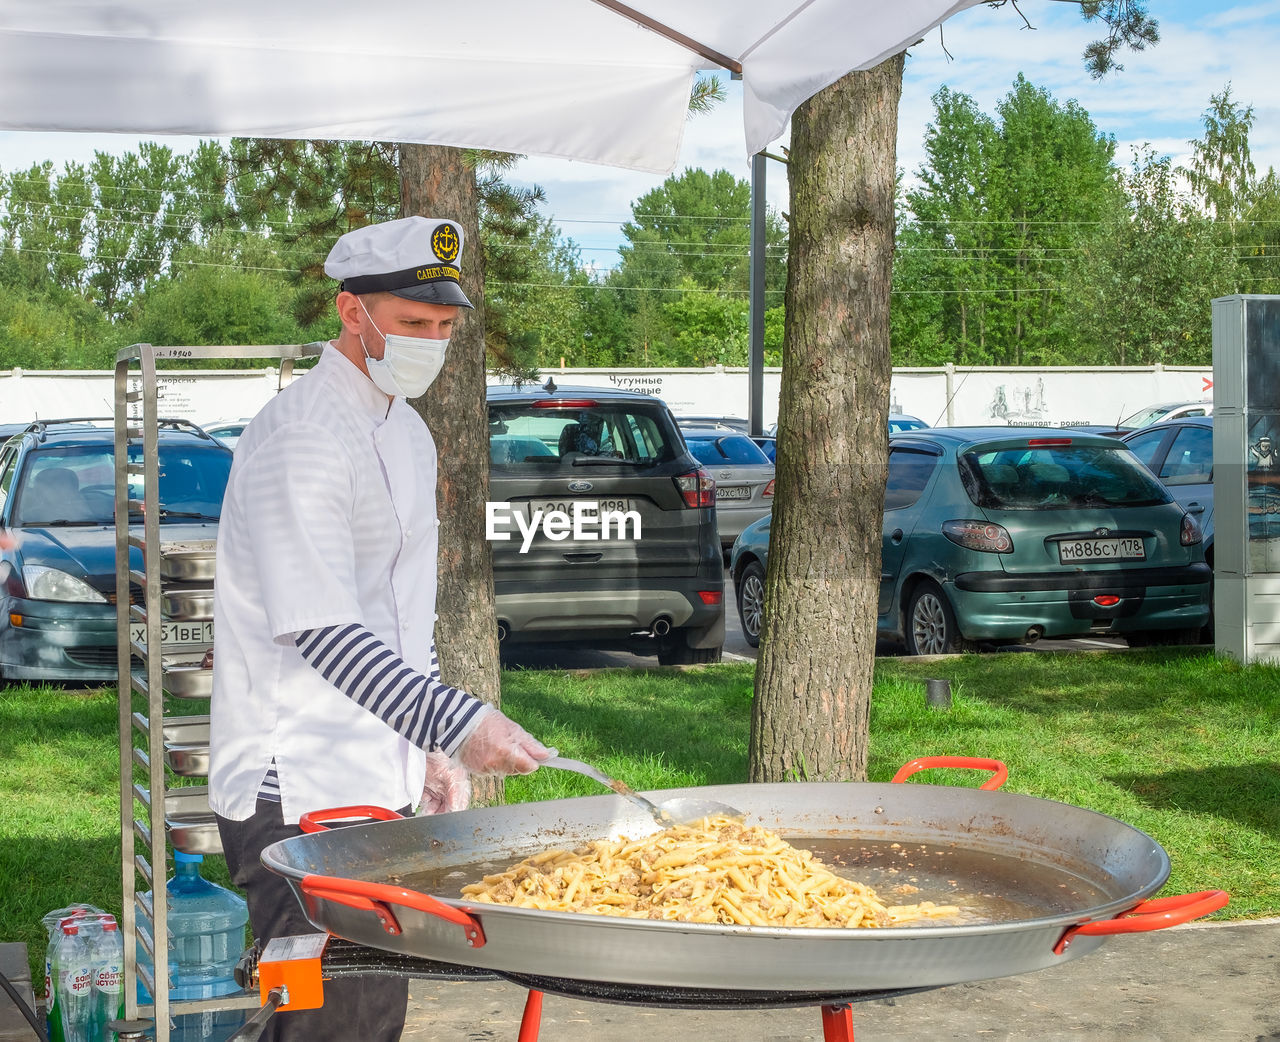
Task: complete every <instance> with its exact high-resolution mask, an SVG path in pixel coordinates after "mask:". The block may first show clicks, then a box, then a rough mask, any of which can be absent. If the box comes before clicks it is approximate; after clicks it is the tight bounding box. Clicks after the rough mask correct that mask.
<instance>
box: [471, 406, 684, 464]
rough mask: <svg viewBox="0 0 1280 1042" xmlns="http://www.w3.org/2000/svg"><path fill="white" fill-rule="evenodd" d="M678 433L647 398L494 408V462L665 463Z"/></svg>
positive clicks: (491, 411)
mask: <svg viewBox="0 0 1280 1042" xmlns="http://www.w3.org/2000/svg"><path fill="white" fill-rule="evenodd" d="M678 437H679V436H678V434H677V433H676V430H675V426H674V424H673V423H672V421H671V420H670V419H669V418H668V417H667V415H666V414H665V412H664V410H663V407H662V406H661V405H656V404H650V403H646V402H636V403H631V402H607V401H599V402H592V403H591V404H590V405H575V406H571V407H567V408H560V407H550V406H548V405H544V404H538V403H534V402H521V403H511V404H508V403H491V404H490V406H489V461H490V462H491V463H492V465H493V466H494V467H501V468H503V469H504V470H514V471H520V470H530V471H543V470H547V469H556V468H559V467H564V466H608V465H610V464H614V465H619V466H627V465H640V464H655V463H665V462H667V461H669V460H673V459H675V458H676V457H677V455H678V454H679V442H678Z"/></svg>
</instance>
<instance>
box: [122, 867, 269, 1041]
mask: <svg viewBox="0 0 1280 1042" xmlns="http://www.w3.org/2000/svg"><path fill="white" fill-rule="evenodd" d="M173 861H174V873H173V878H172V879H170V880H169V882H168V883H167V884H166V885H165V892H166V894H167V895H168V900H169V915H168V924H169V1001H170V1002H177V1001H181V1000H182V999H210V998H216V997H218V996H220V995H230V994H233V993H236V992H239V991H240V990H241V988H240V985H238V984H237V983H236V981H235V967H236V962H237V961H238V960H239V958H240V954H241V953H242V952H243V951H244V947H245V943H244V932H245V926H246V924H247V923H248V921H249V909H248V906H247V905H246V904H245V903H244V899H243V898H241V897H239V896H238V895H236V894H233V893H232V892H231V891H230V890H228V889H226V887H221V886H218V885H217V884H216V883H211V882H209V880H207V879H205V878H204V876H202V875H201V874H200V864H201V863H202V862H203V861H204V858H203V857H202V856H201V855H199V854H184V853H182V851H179V850H175V851H174V852H173ZM138 961H139V962H140V963H142V964H143V965H150V962H151V960H150V959H149V958H147V956H146V952H145V950H144V949H143V948H142V947H141V946H139V948H138ZM138 988H139V992H140V993H141V992H142V991H143V988H142V982H141V979H139V982H138ZM139 1000H140V1001H142V1002H150V1001H151V997H150V996H149V995H143V994H140V995H139ZM244 1020H245V1011H244V1010H216V1011H211V1012H207V1013H184V1014H182V1015H180V1016H175V1017H174V1018H173V1022H174V1027H173V1031H172V1032H171V1033H170V1036H169V1037H170V1039H172V1040H173V1042H222V1040H223V1039H226V1038H228V1037H229V1036H230V1035H232V1034H234V1033H235V1030H236V1028H238V1027H240V1026H241V1025H243V1024H244Z"/></svg>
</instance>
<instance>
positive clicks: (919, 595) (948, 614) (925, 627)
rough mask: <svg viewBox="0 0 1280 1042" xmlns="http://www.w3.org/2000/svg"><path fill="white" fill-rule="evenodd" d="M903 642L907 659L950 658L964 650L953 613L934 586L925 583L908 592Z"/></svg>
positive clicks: (933, 583)
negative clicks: (925, 657) (932, 656)
mask: <svg viewBox="0 0 1280 1042" xmlns="http://www.w3.org/2000/svg"><path fill="white" fill-rule="evenodd" d="M906 638H907V639H906V645H907V654H908V655H950V654H953V653H954V652H957V651H962V650H963V649H964V641H963V640H962V639H961V637H960V628H959V627H958V626H957V625H956V617H955V613H954V612H952V610H951V605H950V604H948V603H947V595H946V594H944V593H943V592H942V588H941V587H940V586H939V585H938V584H937V583H935V582H931V581H929V580H927V579H926V580H925V581H924V582H921V583H920V584H919V585H917V586H916V588H915V589H914V590H912V591H911V599H910V601H908V603H907V625H906Z"/></svg>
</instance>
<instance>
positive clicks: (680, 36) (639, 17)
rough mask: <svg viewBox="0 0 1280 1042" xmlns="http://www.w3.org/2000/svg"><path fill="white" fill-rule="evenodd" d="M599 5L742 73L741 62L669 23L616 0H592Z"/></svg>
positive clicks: (710, 59) (709, 59) (712, 60)
mask: <svg viewBox="0 0 1280 1042" xmlns="http://www.w3.org/2000/svg"><path fill="white" fill-rule="evenodd" d="M594 2H595V3H597V4H599V5H600V6H601V7H607V8H608V9H609V10H610V11H612V12H613V13H614V14H620V15H622V17H623V18H630V19H631V20H632V21H633V22H635V23H636V24H637V25H642V26H644V27H645V28H646V29H651V30H653V31H654V32H655V33H657V34H658V35H659V36H663V37H665V38H666V39H668V40H670V41H671V42H672V43H678V44H679V45H680V46H681V47H687V48H688V49H689V50H691V51H693V53H694V54H699V55H701V56H702V57H704V58H706V59H707V61H709V62H714V63H715V64H716V65H719V66H721V67H722V68H725V69H728V70H729V71H730V72H732V73H735V74H736V75H738V76H741V75H742V62H740V61H736V60H735V59H733V58H730V57H729V56H728V55H727V54H721V53H720V52H719V51H713V50H712V49H711V48H710V47H708V46H707V45H706V44H702V43H699V42H698V41H697V40H694V39H692V38H691V37H688V36H685V34H684V33H679V32H676V31H675V30H674V29H672V28H671V27H670V26H669V25H663V24H662V23H661V22H659V21H657V20H656V19H653V18H650V17H649V16H648V15H646V14H641V13H640V12H639V11H636V10H634V9H633V8H630V7H628V6H627V5H626V4H621V3H619V2H618V0H594Z"/></svg>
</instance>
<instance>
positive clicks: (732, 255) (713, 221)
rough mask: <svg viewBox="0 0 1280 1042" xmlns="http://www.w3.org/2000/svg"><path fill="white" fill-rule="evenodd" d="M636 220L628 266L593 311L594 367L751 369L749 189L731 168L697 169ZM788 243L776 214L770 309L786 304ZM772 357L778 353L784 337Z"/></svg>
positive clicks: (667, 184) (768, 274) (611, 279)
mask: <svg viewBox="0 0 1280 1042" xmlns="http://www.w3.org/2000/svg"><path fill="white" fill-rule="evenodd" d="M631 214H632V217H631V220H630V221H628V222H627V223H625V224H624V225H623V226H622V234H623V236H624V237H625V238H626V240H627V241H626V243H625V244H624V245H623V246H622V247H621V248H620V250H619V253H620V254H621V256H622V261H621V263H620V264H619V265H618V267H617V268H616V269H614V270H613V271H612V272H610V273H609V276H608V277H607V279H606V280H605V281H604V283H603V289H601V290H600V291H599V292H598V296H599V298H601V299H598V300H596V301H594V302H592V303H591V304H589V305H588V319H587V324H588V327H589V330H590V334H591V336H590V339H591V344H590V347H589V353H590V354H591V355H592V356H593V357H595V358H597V359H601V361H598V362H596V363H594V364H606V365H608V364H612V365H685V366H703V365H708V364H716V363H720V364H726V365H745V364H746V351H747V347H746V345H747V338H748V328H747V314H748V310H749V305H748V301H749V299H750V273H751V259H750V241H751V186H750V184H749V183H748V182H747V181H744V180H739V179H738V178H735V177H734V176H733V175H732V174H730V173H729V172H728V171H727V170H716V171H714V172H708V171H706V170H698V169H689V170H686V171H684V172H683V173H682V174H679V175H673V176H671V177H669V178H667V180H666V181H664V182H663V183H662V184H661V185H660V186H658V187H657V188H655V189H653V190H652V191H650V192H647V193H646V194H645V195H643V196H641V197H640V198H639V199H637V200H636V201H635V202H634V203H632V204H631ZM786 241H787V233H786V227H785V225H784V224H783V222H782V219H781V217H780V216H779V215H777V214H776V213H772V212H770V213H769V214H768V215H767V217H766V228H765V251H766V256H765V301H766V305H767V306H772V307H781V306H782V295H783V291H784V289H785V286H786V260H785V258H786ZM710 297H718V298H720V299H719V300H718V301H717V302H712V301H711V300H710ZM606 319H607V321H605V320H606ZM689 321H692V322H694V326H693V327H689V326H687V325H686V324H685V323H687V322H689ZM715 330H721V331H723V336H721V335H720V334H719V333H716V332H715ZM717 338H718V339H717ZM606 340H609V341H611V343H610V344H608V345H606V343H605V341H606ZM772 350H773V353H774V355H775V356H776V355H777V354H778V353H779V352H780V350H781V341H780V340H776V341H775V343H774V344H773V345H772Z"/></svg>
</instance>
